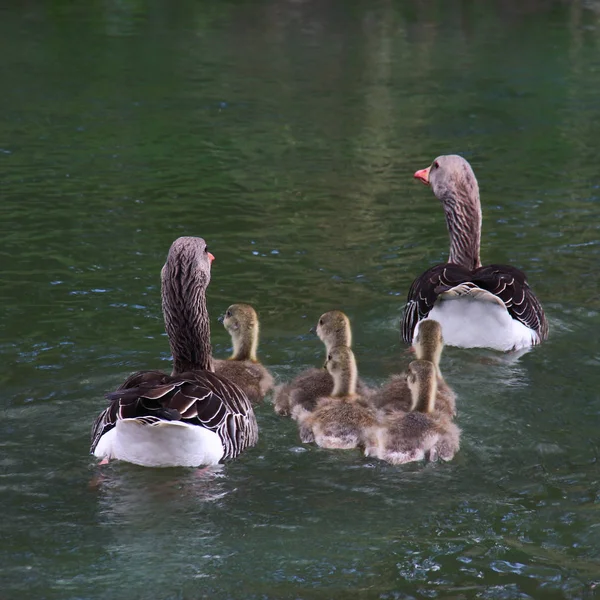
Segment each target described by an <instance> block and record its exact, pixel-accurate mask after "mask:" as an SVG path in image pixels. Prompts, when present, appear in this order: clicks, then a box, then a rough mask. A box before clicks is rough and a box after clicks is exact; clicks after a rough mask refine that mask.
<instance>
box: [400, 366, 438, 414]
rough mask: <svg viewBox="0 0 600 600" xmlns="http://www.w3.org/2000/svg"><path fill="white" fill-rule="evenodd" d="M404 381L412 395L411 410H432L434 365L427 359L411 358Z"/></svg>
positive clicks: (435, 392)
mask: <svg viewBox="0 0 600 600" xmlns="http://www.w3.org/2000/svg"><path fill="white" fill-rule="evenodd" d="M406 382H407V384H408V388H409V389H410V393H411V396H412V406H411V410H417V411H419V412H424V413H430V412H433V411H434V410H435V397H436V394H437V372H436V368H435V365H434V364H433V363H432V362H430V361H428V360H413V361H412V362H411V363H410V364H409V365H408V369H407V373H406Z"/></svg>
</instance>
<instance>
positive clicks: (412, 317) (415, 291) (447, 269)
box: [401, 263, 548, 344]
mask: <svg viewBox="0 0 600 600" xmlns="http://www.w3.org/2000/svg"><path fill="white" fill-rule="evenodd" d="M469 281H470V282H472V283H474V284H475V285H477V286H479V287H480V288H481V289H484V290H487V291H488V292H491V293H492V294H494V295H495V296H498V298H500V299H501V300H502V302H504V304H505V306H506V309H507V310H508V313H509V314H510V315H511V317H512V318H513V319H516V320H517V321H520V322H521V323H523V325H525V326H526V327H529V328H530V329H533V330H534V331H535V332H536V333H537V334H538V335H539V337H540V340H545V339H546V338H547V337H548V321H547V320H546V315H545V314H544V310H543V309H542V306H541V304H540V303H539V301H538V299H537V298H536V296H535V294H534V293H533V292H532V291H531V288H530V287H529V284H528V283H527V277H526V276H525V273H523V271H520V270H519V269H517V268H516V267H511V266H510V265H487V266H485V267H480V268H479V269H475V270H474V271H469V269H465V268H464V267H461V266H459V265H455V264H452V263H446V264H442V265H435V266H434V267H431V268H430V269H428V270H427V271H425V273H423V274H422V275H420V276H419V277H417V279H415V280H414V281H413V283H412V285H411V286H410V290H409V292H408V297H407V299H406V307H405V308H404V315H403V317H402V325H401V331H402V339H403V340H404V341H405V342H406V343H408V344H410V343H412V338H413V333H414V330H415V327H416V325H417V323H418V322H419V321H420V320H421V319H424V318H426V317H427V315H428V314H429V312H430V311H431V309H432V308H433V306H434V304H435V301H436V300H437V297H438V296H439V295H440V294H441V293H442V292H444V291H447V290H449V289H451V288H453V287H455V286H457V285H459V284H461V283H466V282H469Z"/></svg>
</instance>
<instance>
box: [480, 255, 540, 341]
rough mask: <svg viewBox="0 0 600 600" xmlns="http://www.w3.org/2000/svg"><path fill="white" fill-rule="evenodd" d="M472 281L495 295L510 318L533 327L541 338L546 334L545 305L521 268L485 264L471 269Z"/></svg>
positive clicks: (530, 327)
mask: <svg viewBox="0 0 600 600" xmlns="http://www.w3.org/2000/svg"><path fill="white" fill-rule="evenodd" d="M472 281H473V283H474V284H475V285H478V286H479V287H480V288H483V289H485V290H487V291H488V292H491V293H492V294H494V295H495V296H498V298H500V299H501V300H502V302H504V305H505V306H506V310H508V313H509V314H510V316H511V317H512V318H513V319H516V320H517V321H520V322H521V323H523V325H525V326H526V327H529V329H532V330H533V331H535V332H536V333H537V334H538V336H539V338H540V341H543V340H545V339H546V338H547V337H548V321H547V319H546V315H545V313H544V309H543V308H542V305H541V304H540V302H539V300H538V299H537V297H536V295H535V294H534V293H533V291H532V290H531V288H530V287H529V284H528V283H527V277H526V275H525V273H523V271H521V270H519V269H517V268H516V267H511V266H510V265H486V266H485V267H480V268H479V269H476V270H475V271H474V273H473V279H472Z"/></svg>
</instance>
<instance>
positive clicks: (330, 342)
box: [324, 323, 352, 353]
mask: <svg viewBox="0 0 600 600" xmlns="http://www.w3.org/2000/svg"><path fill="white" fill-rule="evenodd" d="M324 343H325V349H326V351H327V353H329V352H331V349H332V348H335V347H336V346H348V348H351V347H352V330H351V329H350V325H349V324H348V323H344V325H343V327H341V328H340V329H337V330H336V331H335V332H334V333H333V334H332V335H330V336H329V337H327V338H326V339H325V340H324Z"/></svg>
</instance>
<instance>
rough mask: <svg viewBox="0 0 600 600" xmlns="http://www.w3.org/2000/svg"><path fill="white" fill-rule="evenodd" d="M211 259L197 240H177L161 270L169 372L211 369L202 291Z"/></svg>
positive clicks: (204, 299)
mask: <svg viewBox="0 0 600 600" xmlns="http://www.w3.org/2000/svg"><path fill="white" fill-rule="evenodd" d="M214 258H215V257H214V256H213V255H212V254H211V253H210V252H209V251H208V248H207V246H206V242H205V241H204V240H203V239H202V238H199V237H180V238H178V239H176V240H175V241H174V242H173V243H172V244H171V248H170V249H169V253H168V255H167V260H166V262H165V265H164V267H163V268H162V271H161V296H162V307H163V315H164V319H165V329H166V331H167V335H168V336H169V344H170V346H171V352H172V354H173V373H182V372H184V371H194V370H197V369H204V370H212V358H211V346H210V323H209V319H208V311H207V309H206V288H207V286H208V284H209V283H210V271H211V264H212V261H213V260H214Z"/></svg>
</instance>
